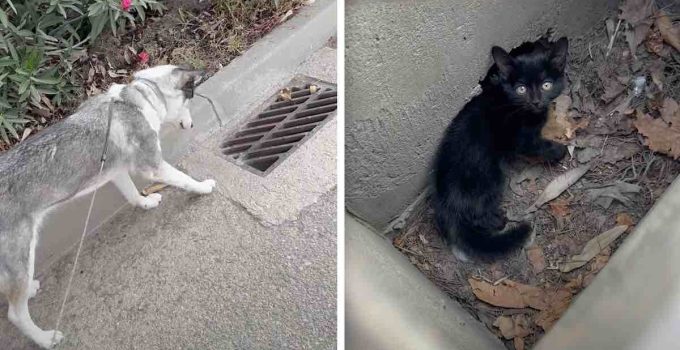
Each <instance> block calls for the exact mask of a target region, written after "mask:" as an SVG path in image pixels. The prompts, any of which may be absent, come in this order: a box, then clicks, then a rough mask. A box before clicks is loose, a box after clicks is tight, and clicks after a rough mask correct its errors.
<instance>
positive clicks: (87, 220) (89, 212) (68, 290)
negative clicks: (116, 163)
mask: <svg viewBox="0 0 680 350" xmlns="http://www.w3.org/2000/svg"><path fill="white" fill-rule="evenodd" d="M112 103H113V102H112ZM111 119H113V109H112V108H111V106H109V118H108V122H107V124H106V137H105V138H104V150H103V151H102V157H101V160H100V163H101V165H100V166H99V174H98V176H100V175H101V174H102V171H103V170H104V163H106V152H107V151H108V149H109V134H110V133H111ZM97 189H98V187H95V188H94V191H93V192H92V198H90V206H89V208H88V209H87V216H86V217H85V225H84V226H83V233H82V234H81V235H80V242H79V243H78V250H76V257H75V259H73V267H72V268H71V274H70V275H69V277H68V283H67V284H66V291H65V292H64V299H63V300H62V302H61V306H60V307H59V315H58V316H57V322H56V325H55V326H54V330H55V332H54V334H53V335H52V345H53V346H54V345H55V342H56V340H57V339H56V337H57V332H56V331H57V330H59V324H60V323H61V319H62V317H63V316H64V309H65V307H66V300H68V296H69V294H70V293H71V285H72V284H73V276H75V274H76V268H77V267H78V258H79V257H80V252H81V251H82V249H83V241H85V235H86V234H87V227H88V226H89V224H90V216H91V215H92V207H93V206H94V199H95V198H96V197H97Z"/></svg>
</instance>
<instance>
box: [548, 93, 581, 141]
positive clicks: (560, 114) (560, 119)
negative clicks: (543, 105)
mask: <svg viewBox="0 0 680 350" xmlns="http://www.w3.org/2000/svg"><path fill="white" fill-rule="evenodd" d="M569 107H571V97H569V95H560V96H558V97H557V98H556V99H555V101H554V103H552V104H551V107H550V110H549V111H548V121H547V122H546V124H545V126H544V127H543V130H541V133H542V134H543V137H545V138H546V139H549V140H554V141H559V140H569V139H571V138H573V137H574V135H575V133H576V130H577V129H579V128H580V127H582V126H581V125H579V124H577V123H576V122H575V121H574V119H573V118H572V117H571V116H569V113H568V112H569Z"/></svg>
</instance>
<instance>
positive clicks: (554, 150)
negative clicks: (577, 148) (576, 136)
mask: <svg viewBox="0 0 680 350" xmlns="http://www.w3.org/2000/svg"><path fill="white" fill-rule="evenodd" d="M567 153H568V150H567V146H565V145H563V144H561V143H557V142H552V143H551V144H550V146H549V147H547V148H546V150H545V153H544V157H545V160H547V161H549V162H558V161H560V160H561V159H562V158H564V157H565V156H566V155H567Z"/></svg>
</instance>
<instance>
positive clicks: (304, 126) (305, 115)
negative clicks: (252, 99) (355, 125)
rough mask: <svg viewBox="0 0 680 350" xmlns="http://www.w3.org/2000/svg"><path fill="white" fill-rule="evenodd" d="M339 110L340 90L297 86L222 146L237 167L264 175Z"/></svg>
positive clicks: (313, 85) (284, 93)
mask: <svg viewBox="0 0 680 350" xmlns="http://www.w3.org/2000/svg"><path fill="white" fill-rule="evenodd" d="M336 109H337V90H336V89H335V88H333V87H329V86H323V85H322V84H321V83H310V84H297V85H295V86H292V87H288V88H286V89H283V90H282V91H281V92H279V93H278V94H277V96H276V98H275V99H274V101H273V102H272V103H271V104H270V105H269V106H268V107H267V108H265V109H264V110H263V111H262V112H260V113H258V114H257V115H256V116H255V117H253V118H252V119H250V120H249V121H247V122H246V123H245V124H244V125H243V126H242V127H241V128H240V129H239V130H238V131H237V132H236V133H234V134H233V135H231V136H230V137H228V138H227V139H226V140H225V141H224V142H223V143H222V145H221V152H222V154H224V155H225V156H227V157H228V158H229V159H231V160H233V161H235V162H236V163H237V164H240V165H242V166H246V168H248V167H249V168H251V169H250V170H254V171H255V172H256V173H259V174H261V175H264V174H266V173H268V171H271V170H272V169H274V168H275V167H276V165H278V164H280V163H281V162H282V161H283V160H284V159H285V157H286V156H287V155H288V154H290V153H292V151H293V150H295V149H297V148H298V147H299V145H301V144H302V143H303V142H304V141H305V140H306V139H308V138H309V136H310V135H312V134H313V133H314V132H315V131H316V130H317V129H320V126H321V125H323V124H324V123H325V122H326V121H327V120H328V119H330V116H331V114H332V113H333V112H334V111H335V110H336Z"/></svg>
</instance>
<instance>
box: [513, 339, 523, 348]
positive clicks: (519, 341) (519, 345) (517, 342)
mask: <svg viewBox="0 0 680 350" xmlns="http://www.w3.org/2000/svg"><path fill="white" fill-rule="evenodd" d="M512 345H514V346H515V350H524V338H520V337H516V338H515V339H513V340H512Z"/></svg>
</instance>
